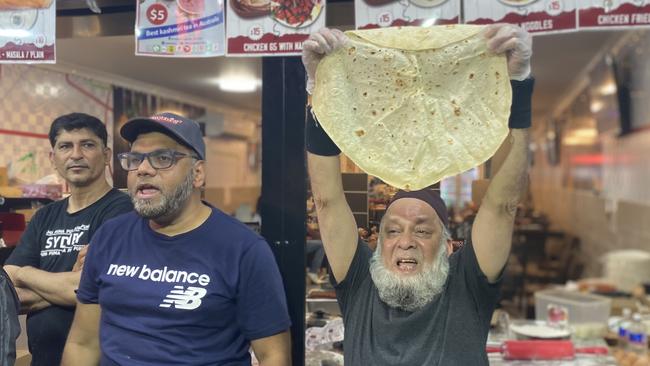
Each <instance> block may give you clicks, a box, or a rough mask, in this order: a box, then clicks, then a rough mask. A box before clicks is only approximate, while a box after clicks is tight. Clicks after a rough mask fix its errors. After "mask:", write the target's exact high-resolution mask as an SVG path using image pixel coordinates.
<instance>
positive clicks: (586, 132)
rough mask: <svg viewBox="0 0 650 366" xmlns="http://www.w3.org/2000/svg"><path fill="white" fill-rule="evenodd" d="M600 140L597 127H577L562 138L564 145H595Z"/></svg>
mask: <svg viewBox="0 0 650 366" xmlns="http://www.w3.org/2000/svg"><path fill="white" fill-rule="evenodd" d="M597 140H598V131H597V130H596V129H595V128H576V129H575V130H571V131H569V132H568V133H567V134H566V136H565V137H564V138H563V139H562V144H564V145H574V146H575V145H593V144H594V143H596V141H597Z"/></svg>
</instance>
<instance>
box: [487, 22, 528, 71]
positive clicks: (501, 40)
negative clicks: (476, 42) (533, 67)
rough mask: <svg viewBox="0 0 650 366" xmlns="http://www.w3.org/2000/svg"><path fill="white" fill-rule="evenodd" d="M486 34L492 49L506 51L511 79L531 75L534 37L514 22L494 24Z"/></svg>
mask: <svg viewBox="0 0 650 366" xmlns="http://www.w3.org/2000/svg"><path fill="white" fill-rule="evenodd" d="M484 34H485V38H487V46H488V49H489V50H490V51H492V52H494V53H497V54H499V53H504V52H505V53H506V57H507V59H508V73H509V74H510V79H513V80H519V81H521V80H524V79H526V78H527V77H529V76H530V58H531V56H532V55H533V38H532V37H531V36H530V34H529V33H528V32H526V31H525V30H523V29H522V28H520V27H518V26H516V25H512V24H492V25H490V26H488V27H487V28H486V30H485V33H484Z"/></svg>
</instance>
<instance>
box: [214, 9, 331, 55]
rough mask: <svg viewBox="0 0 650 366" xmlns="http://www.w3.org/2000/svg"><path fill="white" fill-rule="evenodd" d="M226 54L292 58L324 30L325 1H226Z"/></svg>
mask: <svg viewBox="0 0 650 366" xmlns="http://www.w3.org/2000/svg"><path fill="white" fill-rule="evenodd" d="M226 1H227V2H228V21H227V23H226V35H227V37H228V49H227V54H228V55H231V56H293V55H300V54H301V52H302V42H304V41H305V40H306V39H307V38H308V37H309V34H310V33H312V32H315V31H317V30H319V29H321V28H323V27H325V0H273V1H271V0H226Z"/></svg>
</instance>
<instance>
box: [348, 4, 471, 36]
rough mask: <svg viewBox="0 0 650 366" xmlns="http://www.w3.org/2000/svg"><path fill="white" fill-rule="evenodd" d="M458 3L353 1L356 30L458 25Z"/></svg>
mask: <svg viewBox="0 0 650 366" xmlns="http://www.w3.org/2000/svg"><path fill="white" fill-rule="evenodd" d="M460 1H461V0H354V15H355V21H356V27H357V29H369V28H380V27H381V28H383V27H393V26H400V25H419V26H432V25H439V24H458V23H459V22H460Z"/></svg>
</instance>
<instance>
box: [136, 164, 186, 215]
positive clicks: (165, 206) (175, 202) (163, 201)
mask: <svg viewBox="0 0 650 366" xmlns="http://www.w3.org/2000/svg"><path fill="white" fill-rule="evenodd" d="M193 181H194V170H193V169H192V170H190V172H189V173H188V174H187V176H186V177H185V180H184V181H183V182H182V183H181V184H180V185H179V186H178V187H176V189H175V190H174V191H173V192H170V193H167V194H163V195H162V197H161V198H160V203H159V204H155V203H153V202H152V201H150V200H146V199H137V198H136V197H135V193H132V194H131V201H133V207H134V208H135V211H136V212H137V213H138V214H139V215H140V216H142V217H144V218H145V219H157V218H160V217H163V216H166V215H169V214H171V213H174V212H177V211H178V210H179V209H180V207H181V206H182V205H183V204H184V203H185V202H187V200H188V199H189V198H190V195H191V194H192V191H193V190H194V184H193Z"/></svg>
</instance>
